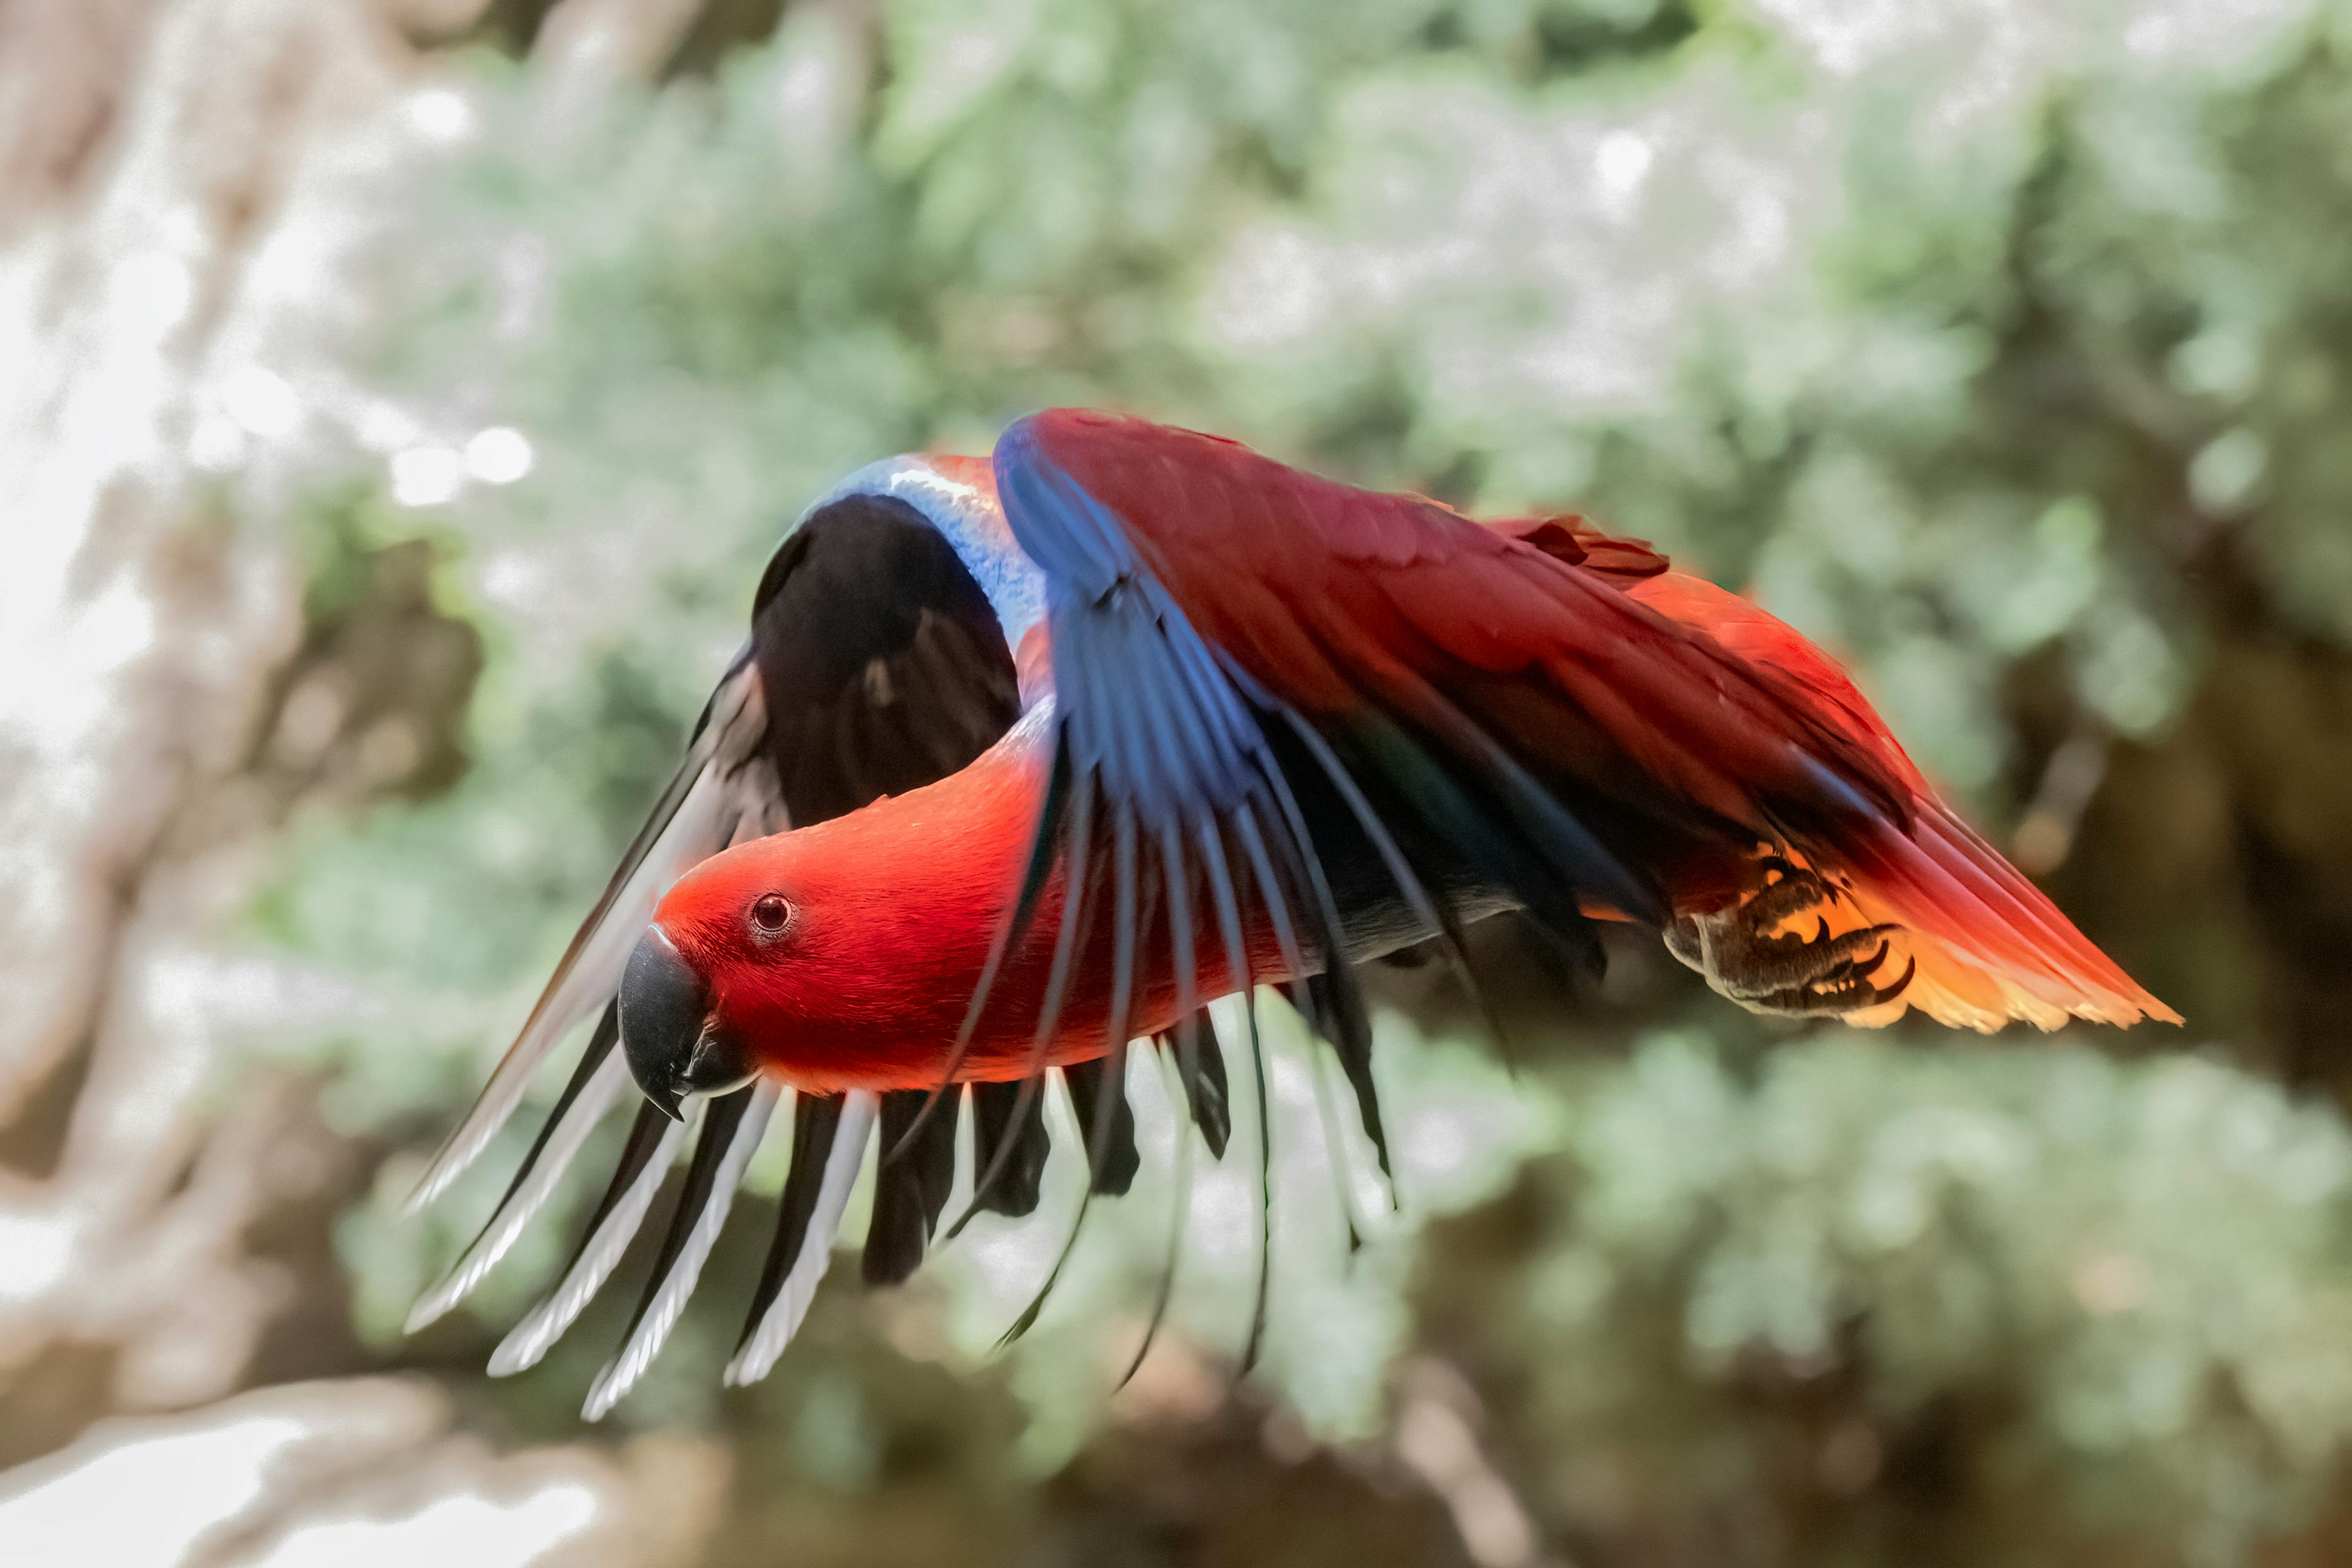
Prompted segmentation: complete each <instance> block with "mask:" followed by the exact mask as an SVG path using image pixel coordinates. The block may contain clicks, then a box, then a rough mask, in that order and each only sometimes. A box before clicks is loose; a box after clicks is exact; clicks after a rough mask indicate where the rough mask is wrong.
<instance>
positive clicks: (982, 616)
mask: <svg viewBox="0 0 2352 1568" xmlns="http://www.w3.org/2000/svg"><path fill="white" fill-rule="evenodd" d="M751 658H752V661H753V663H754V664H757V665H758V666H759V671H760V684H761V694H762V695H763V696H764V697H765V699H766V703H767V712H768V734H767V739H766V743H765V745H764V746H763V747H762V750H763V751H764V752H765V754H766V756H767V758H768V760H769V761H770V763H771V764H772V765H773V767H774V768H775V770H776V779H777V782H778V787H779V789H780V791H781V793H782V796H783V801H784V809H785V810H787V811H788V812H790V813H791V817H792V821H793V825H794V826H804V825H806V824H808V823H811V822H819V821H824V820H825V819H827V818H829V817H838V816H841V815H843V814H844V813H845V812H848V811H854V810H857V809H858V808H859V807H860V806H864V805H866V804H868V803H869V802H871V801H873V800H877V799H879V798H880V797H882V796H884V795H899V794H904V793H905V792H906V791H908V790H909V789H919V788H920V787H921V786H923V785H925V784H929V783H931V782H933V781H935V780H937V779H943V778H945V777H947V776H948V775H949V774H950V773H954V772H956V771H958V770H959V769H961V768H963V767H964V765H965V764H967V763H969V762H971V760H972V758H976V757H978V756H979V755H980V754H981V753H982V752H983V751H985V750H987V749H988V748H989V747H991V746H992V745H994V744H995V743H996V741H997V739H998V738H999V737H1002V736H1003V734H1004V732H1005V731H1006V730H1007V729H1010V728H1011V727H1013V720H1015V719H1016V718H1018V717H1020V716H1021V698H1020V689H1019V682H1018V680H1017V678H1016V676H1015V674H1014V672H1013V653H1012V651H1011V650H1010V649H1008V648H1007V647H1006V646H1005V645H1004V633H1003V629H1002V628H1001V627H1000V626H999V625H998V623H997V619H996V612H994V611H993V610H992V609H991V608H990V606H989V602H988V596H987V595H986V594H985V593H983V592H982V591H981V587H980V584H979V583H978V582H976V581H974V580H973V579H972V576H971V572H969V571H967V570H965V569H964V565H963V562H962V561H961V560H960V559H957V556H956V553H955V549H954V548H953V547H952V546H950V544H949V543H948V541H947V539H946V538H944V537H942V536H941V535H940V531H939V530H938V529H937V528H933V527H932V526H931V525H930V524H929V522H927V521H926V520H925V519H924V517H923V516H922V514H921V513H919V512H918V511H916V510H915V508H914V507H910V506H908V504H907V503H906V502H904V501H901V500H898V499H897V498H896V497H889V496H848V497H843V498H842V499H841V500H838V501H835V502H834V503H833V504H832V505H831V506H828V507H823V508H821V509H820V510H819V511H817V512H816V513H815V514H814V516H812V517H810V518H809V519H808V520H807V521H806V522H804V523H803V524H802V525H801V526H800V527H799V528H796V529H794V530H793V535H792V537H791V538H788V539H786V540H785V541H784V542H783V544H782V547H781V548H779V549H777V551H776V553H775V556H774V558H773V559H771V560H770V561H769V563H768V570H767V571H766V573H765V574H764V575H763V576H762V577H761V580H760V589H759V592H758V593H757V595H756V596H754V598H753V600H752V604H751Z"/></svg>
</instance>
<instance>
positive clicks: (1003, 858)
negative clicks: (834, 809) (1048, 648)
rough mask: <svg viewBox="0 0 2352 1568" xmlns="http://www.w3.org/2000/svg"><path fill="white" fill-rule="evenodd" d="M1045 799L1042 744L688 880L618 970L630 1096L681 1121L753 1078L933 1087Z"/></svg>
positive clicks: (741, 853)
mask: <svg viewBox="0 0 2352 1568" xmlns="http://www.w3.org/2000/svg"><path fill="white" fill-rule="evenodd" d="M1043 733H1045V732H1044V730H1043V728H1042V727H1041V726H1037V725H1031V726H1027V727H1024V729H1023V730H1022V731H1021V732H1019V737H1018V738H1019V741H1028V742H1034V738H1035V737H1037V736H1039V735H1042V734H1043ZM1038 789H1039V777H1038V768H1037V765H1036V760H1035V758H1034V756H1033V755H1032V747H1030V746H1028V745H1023V744H1019V743H1018V742H1016V744H1014V745H1012V746H1008V747H1003V748H1001V749H1000V750H998V751H995V752H992V753H990V754H989V755H988V756H986V757H984V758H982V759H981V760H979V761H977V762H975V763H973V764H972V765H971V767H970V768H967V769H966V770H965V772H964V773H963V774H962V775H961V776H960V777H959V779H958V780H957V781H956V782H955V785H954V788H953V789H951V790H950V789H948V787H947V786H946V785H940V784H935V785H931V786H929V787H927V788H925V789H915V790H910V791H909V792H908V793H907V794H904V795H899V796H894V797H889V798H887V799H885V800H880V801H877V803H875V804H874V805H872V806H869V807H867V808H866V809H865V810H860V811H853V812H851V813H850V814H848V815H847V816H845V817H837V818H835V819H833V820H832V821H824V822H819V823H816V824H815V825H814V826H812V827H807V828H801V829H796V830H794V831H791V832H785V833H778V834H776V835H774V836H772V837H770V838H764V839H758V840H754V841H751V842H749V843H743V844H738V845H736V846H735V847H734V848H733V849H730V850H728V851H726V852H724V853H721V854H718V855H714V856H712V857H711V858H710V859H709V860H707V861H704V862H701V863H700V864H699V865H697V866H695V867H694V868H693V869H692V870H691V871H689V872H688V873H686V874H685V875H684V876H682V877H680V878H678V880H677V882H676V883H674V884H672V886H671V887H670V889H669V891H668V892H667V894H664V895H663V896H662V899H661V902H660V904H658V905H657V906H656V908H655V910H654V918H653V923H652V924H651V925H647V926H646V930H645V934H644V935H643V936H640V937H639V938H638V940H637V946H636V950H635V952H634V953H632V954H631V955H630V957H629V962H628V966H627V967H626V969H625V971H624V972H623V975H622V977H621V988H620V1024H621V1047H622V1051H623V1053H624V1055H625V1057H626V1059H627V1061H628V1064H629V1071H630V1072H631V1073H632V1074H633V1075H634V1076H635V1079H636V1081H637V1087H638V1088H640V1089H641V1090H643V1091H644V1092H645V1094H646V1098H647V1099H648V1100H650V1101H652V1102H653V1103H654V1104H655V1105H656V1106H657V1107H659V1108H660V1109H661V1110H662V1111H663V1112H664V1113H667V1114H668V1115H670V1116H673V1117H675V1116H677V1115H678V1114H680V1113H681V1110H682V1107H683V1103H684V1102H685V1101H686V1100H688V1099H689V1098H692V1097H693V1096H695V1095H698V1094H718V1093H723V1092H726V1091H728V1090H730V1089H734V1088H738V1087H740V1086H741V1085H742V1084H744V1083H746V1082H750V1081H751V1079H752V1078H753V1077H754V1076H757V1075H759V1074H761V1073H765V1074H767V1075H768V1076H770V1077H772V1078H773V1079H775V1080H777V1081H779V1082H784V1083H787V1084H790V1085H791V1086H793V1087H794V1088H799V1089H807V1090H812V1091H814V1092H820V1093H837V1092H842V1091H844V1090H847V1089H888V1088H904V1087H908V1086H909V1085H916V1086H925V1087H927V1086H929V1084H930V1083H932V1082H936V1081H937V1074H938V1072H939V1071H940V1062H941V1061H943V1059H944V1053H945V1051H946V1050H947V1048H948V1047H949V1045H950V1043H951V1042H952V1041H953V1040H954V1038H955V1035H956V1031H957V1026H958V1024H959V1023H960V1022H961V1019H962V1015H963V1010H964V1008H965V1006H966V1003H967V1001H968V999H969V998H970V997H971V992H972V988H973V986H974V984H975V983H976V981H977V978H978V976H979V972H980V969H981V967H982V964H983V963H984V962H985V961H986V956H987V951H988V946H989V944H990V941H991V939H992V937H993V936H994V934H995V931H996V928H997V925H998V923H999V921H1000V919H1001V918H1002V915H1003V909H1004V904H1005V899H1006V895H1007V893H1008V890H1009V888H1010V886H1011V885H1012V883H1013V877H1014V874H1015V873H1017V872H1018V870H1019V869H1020V866H1021V863H1022V859H1023V856H1024V853H1025V851H1026V838H1027V831H1028V824H1029V821H1030V818H1031V817H1032V815H1033V814H1034V811H1035V810H1036V803H1037V800H1038Z"/></svg>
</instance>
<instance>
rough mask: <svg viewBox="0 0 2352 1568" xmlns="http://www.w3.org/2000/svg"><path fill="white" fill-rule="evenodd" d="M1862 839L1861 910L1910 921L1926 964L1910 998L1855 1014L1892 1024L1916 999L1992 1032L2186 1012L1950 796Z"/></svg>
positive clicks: (1856, 888)
mask: <svg viewBox="0 0 2352 1568" xmlns="http://www.w3.org/2000/svg"><path fill="white" fill-rule="evenodd" d="M1857 848H1858V851H1859V852H1854V853H1850V854H1849V855H1848V856H1846V857H1841V858H1843V859H1845V860H1846V861H1847V867H1846V869H1847V871H1848V892H1849V894H1850V895H1851V897H1852V900H1853V906H1854V913H1855V915H1856V916H1857V917H1858V918H1859V920H1860V921H1862V922H1864V923H1869V924H1877V923H1880V922H1891V923H1893V924H1895V925H1901V926H1903V927H1904V928H1905V929H1906V932H1907V933H1908V934H1909V937H1908V946H1909V949H1910V952H1909V956H1910V957H1911V958H1913V959H1916V962H1917V964H1918V969H1917V972H1916V974H1915V975H1914V976H1913V977H1912V980H1911V984H1910V987H1909V988H1908V989H1906V991H1905V993H1904V994H1903V996H1902V997H1901V998H1898V999H1897V1000H1895V1001H1893V1002H1890V1003H1888V1004H1886V1005H1885V1007H1884V1008H1880V1009H1874V1010H1873V1011H1872V1012H1871V1013H1868V1014H1855V1015H1853V1016H1851V1017H1849V1019H1847V1021H1848V1022H1851V1023H1859V1024H1864V1025H1870V1026H1875V1025H1879V1024H1884V1023H1889V1022H1892V1021H1893V1020H1894V1019H1896V1018H1898V1017H1900V1016H1901V1015H1902V1013H1903V1010H1904V1009H1905V1008H1906V1006H1908V1007H1912V1008H1916V1009H1919V1010H1920V1011H1921V1012H1924V1013H1926V1014H1927V1016H1928V1017H1929V1018H1932V1019H1936V1020H1937V1022H1938V1023H1942V1024H1947V1025H1949V1026H1951V1027H1953V1028H1955V1029H1973V1030H1980V1031H1982V1032H1985V1033H1990V1032H1991V1031H1992V1030H1997V1029H2000V1027H2001V1026H2002V1025H2003V1024H2006V1023H2008V1022H2009V1021H2011V1019H2021V1020H2022V1021H2024V1022H2026V1023H2030V1024H2032V1025H2033V1026H2034V1027H2035V1028H2037V1029H2043V1030H2052V1029H2056V1028H2058V1027H2059V1026H2060V1025H2062V1024H2063V1023H2065V1022H2066V1021H2067V1019H2070V1018H2073V1019H2088V1020H2091V1021H2094V1022H2097V1023H2108V1024H2114V1025H2116V1026H2117V1027H2123V1026H2126V1025H2130V1024H2135V1023H2137V1022H2139V1021H2140V1020H2141V1019H2157V1020H2158V1021H2159V1022H2163V1023H2173V1024H2177V1023H2179V1022H2180V1021H2181V1019H2180V1015H2179V1013H2177V1012H2175V1011H2173V1010H2172V1009H2170V1008H2168V1007H2167V1006H2165V1005H2164V1004H2163V1003H2162V1002H2160V1001H2158V999H2157V998H2155V997H2153V996H2151V995H2150V994H2149V993H2148V992H2147V990H2146V989H2145V988H2142V987H2141V986H2140V985H2139V984H2137V982H2136V981H2134V980H2133V979H2132V977H2130V976H2129V975H2126V974H2125V973H2124V972H2123V970H2122V969H2121V968H2120V967H2117V966H2116V963H2115V961H2114V960H2113V959H2111V958H2109V957H2108V956H2106V955H2105V953H2102V952H2101V951H2099V949H2098V948H2097V947H2096V946H2095V945H2093V943H2092V942H2091V941H2090V939H2089V938H2088V937H2086V936H2084V935H2083V934H2082V933H2081V932H2080V931H2077V930H2076V929H2075V928H2074V924H2073V923H2072V922H2071V921H2069V920H2068V919H2067V918H2066V917H2065V915H2062V914H2060V913H2059V911H2058V907H2057V905H2055V904H2052V903H2051V902H2050V900H2049V899H2048V898H2047V897H2046V896H2044V895H2043V894H2042V890H2041V889H2039V888H2037V887H2035V886H2034V885H2033V884H2032V883H2030V882H2028V881H2026V880H2025V878H2024V876H2023V875H2021V873H2019V872H2018V871H2017V870H2016V868H2015V867H2013V866H2011V864H2010V863H2009V862H2007V861H2006V860H2003V859H2002V858H2001V856H2000V852H1998V851H1996V850H1995V849H1993V847H1992V846H1991V845H1990V844H1988V843H1986V842H1985V841H1984V840H1983V839H1982V838H1980V837H1979V836H1978V835H1977V833H1976V832H1975V831H1973V830H1971V829H1970V828H1969V826H1968V825H1967V824H1966V823H1964V822H1962V821H1960V820H1959V819H1958V817H1956V816H1954V815H1953V814H1952V812H1951V810H1949V809H1948V808H1947V807H1946V806H1944V805H1943V803H1942V802H1940V801H1937V800H1933V799H1929V800H1922V801H1921V802H1920V803H1919V809H1918V810H1917V812H1916V814H1915V815H1914V816H1913V818H1912V826H1911V831H1910V832H1908V833H1907V834H1906V833H1905V832H1904V831H1902V830H1901V829H1899V828H1896V827H1895V826H1894V825H1893V824H1891V823H1889V824H1882V825H1881V826H1880V828H1879V829H1878V831H1877V832H1876V833H1875V835H1874V838H1873V839H1872V841H1869V842H1867V843H1865V844H1864V845H1861V846H1858V847H1857Z"/></svg>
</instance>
